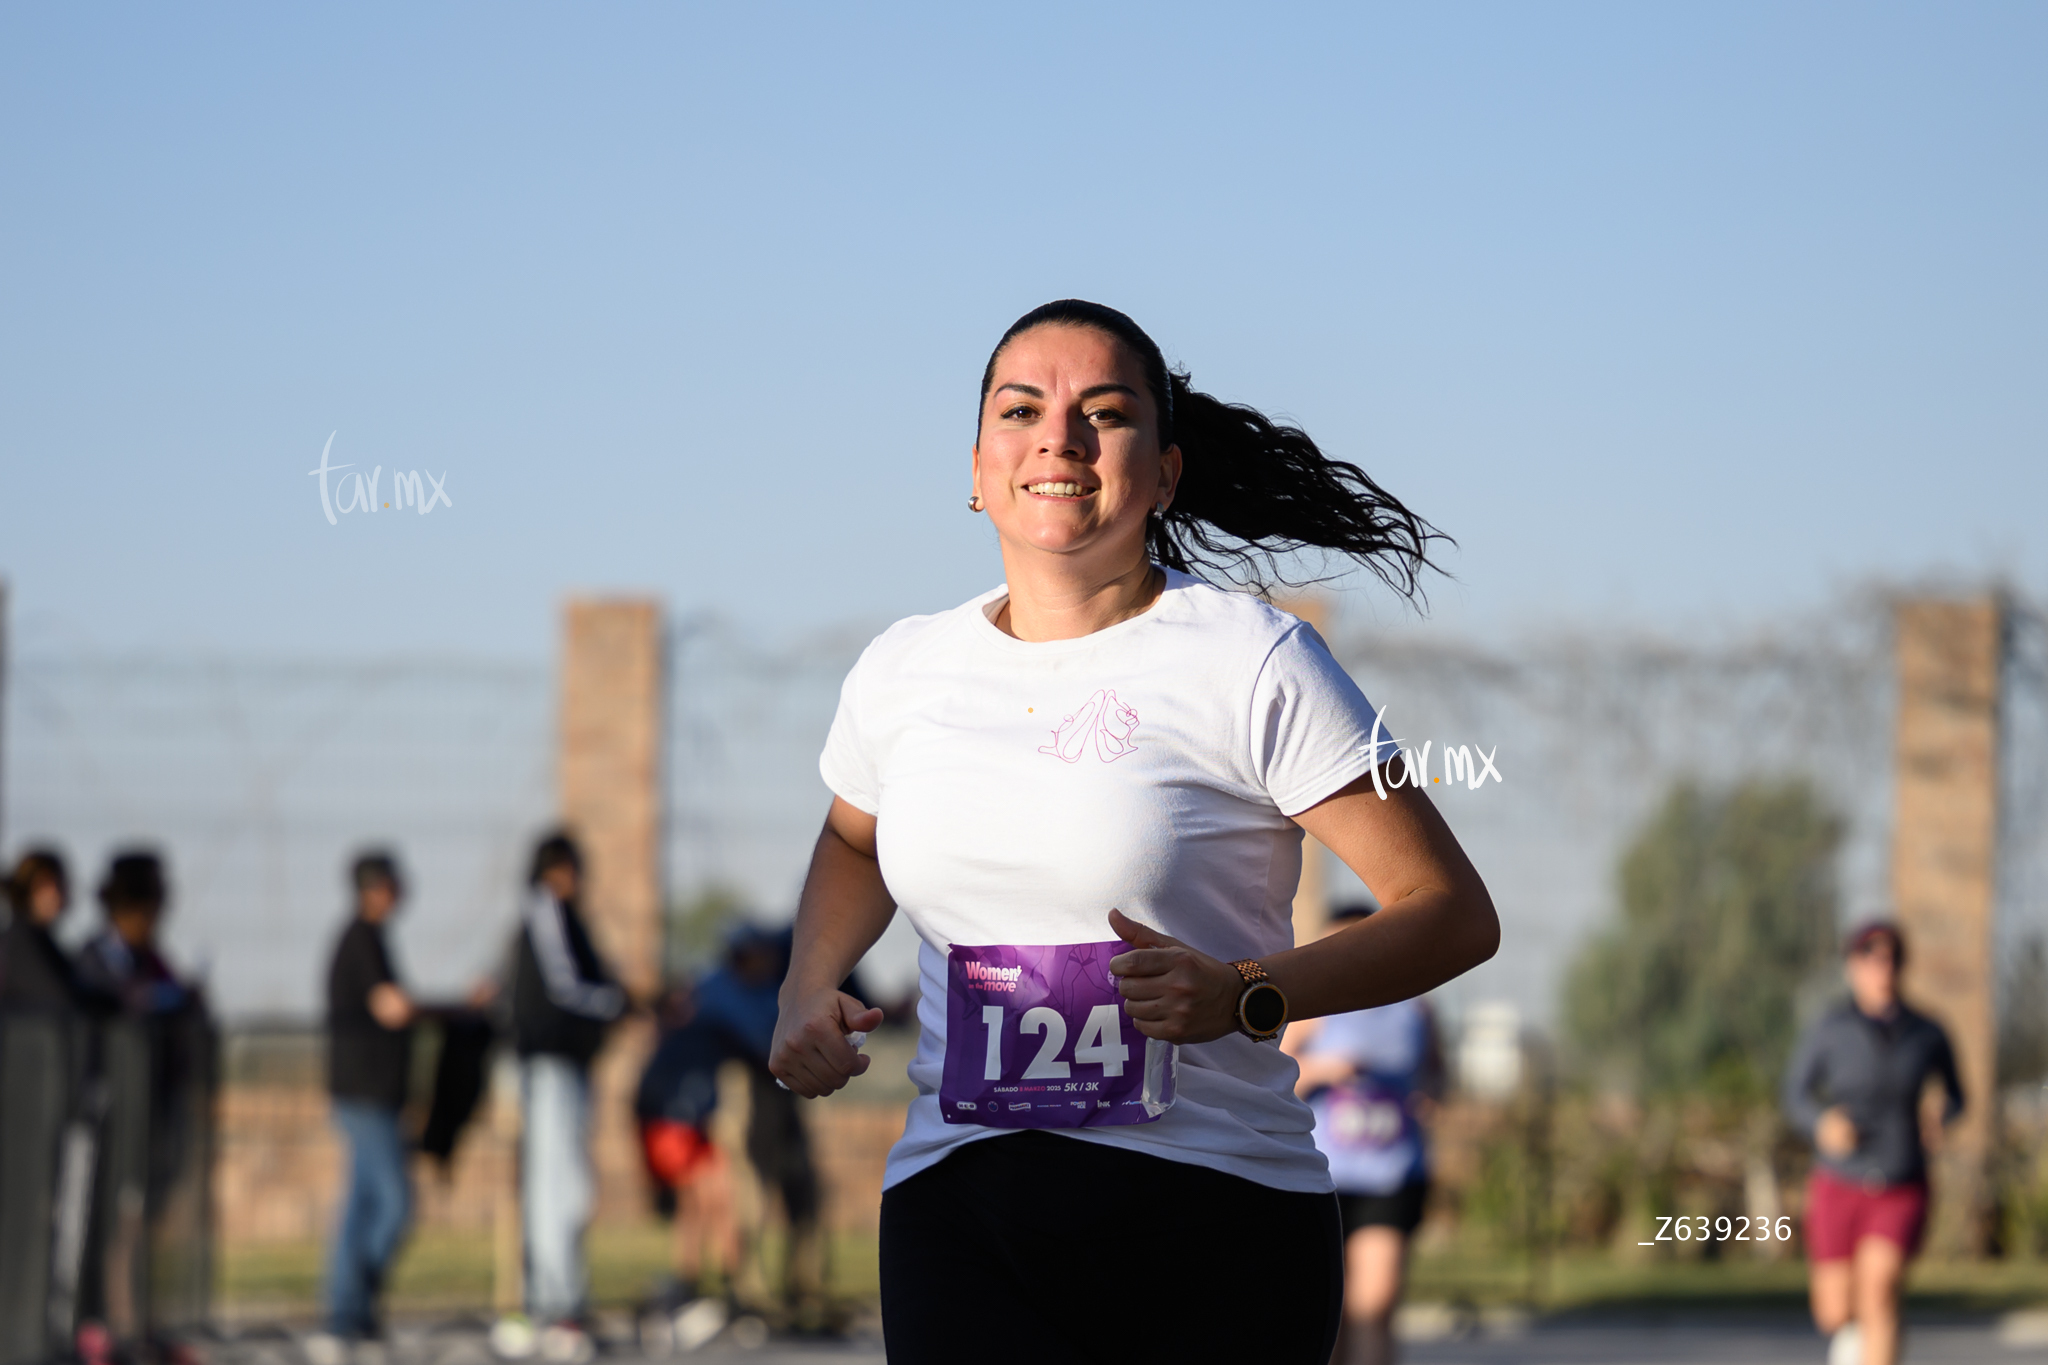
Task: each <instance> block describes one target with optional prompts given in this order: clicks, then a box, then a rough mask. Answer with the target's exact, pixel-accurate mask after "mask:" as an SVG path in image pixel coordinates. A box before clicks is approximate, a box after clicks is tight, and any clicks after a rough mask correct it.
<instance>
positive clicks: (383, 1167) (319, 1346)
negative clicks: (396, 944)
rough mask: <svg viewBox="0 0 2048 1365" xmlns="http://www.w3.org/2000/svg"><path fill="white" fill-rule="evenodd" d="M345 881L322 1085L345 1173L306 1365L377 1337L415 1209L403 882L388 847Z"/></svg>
mask: <svg viewBox="0 0 2048 1365" xmlns="http://www.w3.org/2000/svg"><path fill="white" fill-rule="evenodd" d="M349 880H350V884H351V886H352V888H353V891H354V896H355V913H354V915H353V916H352V917H351V918H350V920H349V922H348V924H347V926H346V927H345V928H343V930H342V931H341V936H340V938H339V939H338V940H337V941H336V943H335V946H334V956H333V958H332V959H331V960H330V962H329V964H328V968H327V1088H328V1093H329V1094H330V1095H331V1096H332V1097H333V1105H334V1126H335V1127H336V1128H338V1129H340V1130H341V1134H342V1136H343V1138H345V1139H346V1140H347V1142H348V1149H349V1179H348V1191H347V1193H346V1194H345V1195H344V1197H343V1200H342V1205H341V1210H340V1217H339V1218H338V1219H337V1220H336V1226H335V1235H334V1242H333V1245H332V1247H331V1248H330V1250H329V1252H328V1258H327V1286H326V1288H327V1334H325V1335H322V1336H319V1337H315V1338H312V1339H310V1340H309V1341H308V1342H307V1357H308V1359H309V1360H310V1361H311V1362H312V1365H340V1362H342V1361H343V1360H344V1359H346V1358H347V1356H348V1353H349V1349H350V1347H349V1343H353V1342H356V1341H363V1340H370V1339H374V1338H376V1337H378V1336H379V1335H381V1321H380V1315H379V1311H378V1310H379V1302H378V1300H379V1296H380V1293H381V1291H382V1289H383V1285H384V1276H385V1272H386V1271H387V1270H388V1269H389V1268H390V1265H391V1261H392V1258H393V1257H394V1256H396V1255H397V1253H398V1247H399V1243H400V1241H401V1240H402V1239H403V1237H404V1235H405V1226H406V1221H407V1219H408V1217H409V1216H410V1214H411V1206H412V1190H411V1186H410V1183H409V1181H408V1179H407V1174H406V1150H405V1137H404V1135H403V1133H401V1131H400V1129H399V1115H400V1111H401V1110H403V1109H404V1107H405V1101H406V1093H407V1080H408V1076H407V1072H408V1069H409V1066H410V1063H411V1060H412V1022H413V1014H414V1010H413V1002H412V999H411V997H410V996H408V995H407V994H406V991H405V989H404V988H403V987H402V986H400V985H399V983H398V974H397V972H396V971H394V970H393V969H392V965H391V952H390V948H389V946H388V945H387V944H386V942H385V939H384V926H385V923H386V922H387V921H388V920H389V919H390V918H391V916H392V914H393V913H394V912H395V911H396V910H397V908H398V906H399V903H400V902H401V901H402V900H403V899H404V896H405V883H404V879H403V878H402V877H401V876H400V875H399V871H398V862H397V860H396V859H395V858H393V857H392V856H391V855H390V854H389V853H385V852H370V853H365V854H363V855H361V856H360V857H358V858H357V859H356V860H355V863H354V864H353V866H352V867H351V868H350V869H349Z"/></svg>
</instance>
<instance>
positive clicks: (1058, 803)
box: [771, 300, 1500, 1365]
mask: <svg viewBox="0 0 2048 1365" xmlns="http://www.w3.org/2000/svg"><path fill="white" fill-rule="evenodd" d="M972 476H973V483H972V488H971V492H972V497H971V498H970V499H969V501H968V506H969V509H970V510H971V511H974V512H985V513H986V514H987V515H988V517H989V519H990V521H991V522H992V523H993V524H994V527H995V531H996V536H997V539H998V542H999V544H1000V546H1001V550H1002V557H1003V577H1004V583H1003V586H1001V587H999V588H996V589H994V590H992V591H990V592H987V593H984V594H982V595H981V596H979V597H977V598H975V599H974V600H972V601H970V602H967V603H965V604H964V605H962V606H960V607H957V608H955V609H953V610H951V611H946V612H941V613H939V614H937V615H933V616H922V617H912V618H910V619H907V620H904V621H900V622H898V623H897V624H896V625H895V626H893V627H891V628H890V629H889V630H888V631H886V632H884V633H883V634H882V635H881V636H880V637H878V638H877V639H876V640H875V641H874V642H873V643H872V644H871V645H869V646H868V649H867V651H866V652H865V653H864V654H863V655H862V656H861V659H860V662H859V663H858V664H856V665H855V667H854V669H853V671H852V672H851V673H850V674H849V675H848V677H847V679H846V683H845V686H844V688H843V690H842V692H841V697H840V706H839V712H838V715H837V717H836V718H835V719H834V721H833V725H832V730H831V733H830V734H829V736H828V737H827V739H826V744H825V751H824V754H823V756H822V758H821V759H820V769H821V771H822V773H823V775H824V777H825V781H826V784H827V786H829V787H830V788H831V790H832V792H833V793H834V798H833V801H832V804H831V809H830V811H829V813H828V815H827V816H826V820H825V828H824V831H823V832H822V834H821V835H820V836H819V839H818V844H817V848H816V850H815V852H814V853H813V855H812V861H811V869H810V874H809V877H808V879H807V880H806V883H805V888H804V893H803V898H802V901H801V904H800V906H799V909H798V912H797V923H796V939H795V946H794V958H793V962H792V965H791V968H790V972H789V976H788V978H787V979H786V981H785V982H784V984H783V988H782V991H781V996H780V1000H781V1015H780V1018H779V1020H778V1023H777V1026H776V1037H775V1043H774V1048H773V1051H772V1054H771V1067H772V1069H773V1070H774V1072H775V1074H776V1075H777V1077H778V1078H779V1079H781V1080H782V1081H783V1082H784V1083H785V1084H787V1085H788V1086H789V1087H790V1088H791V1089H793V1090H795V1091H796V1092H797V1093H799V1094H801V1095H806V1096H816V1095H824V1094H828V1093H830V1092H832V1091H835V1090H838V1089H839V1088H840V1087H841V1086H843V1085H845V1084H846V1082H847V1081H848V1079H849V1078H850V1077H853V1076H856V1075H859V1074H861V1073H862V1072H864V1071H866V1070H867V1068H868V1062H869V1059H868V1058H867V1057H866V1056H864V1055H862V1054H861V1053H860V1052H859V1050H858V1046H859V1042H860V1038H859V1037H858V1035H860V1034H862V1033H864V1032H865V1031H866V1030H868V1029H871V1028H873V1027H875V1026H876V1025H878V1024H879V1023H880V1022H881V1019H882V1012H881V1011H880V1010H871V1009H867V1008H865V1007H864V1006H863V1005H862V1004H861V1002H859V1001H858V1000H856V999H854V998H853V997H852V996H849V995H846V994H844V993H842V992H841V991H840V990H839V989H838V986H839V983H840V982H841V981H842V980H844V979H845V977H846V975H847V973H848V972H850V971H851V970H852V969H853V966H854V964H855V963H856V962H858V961H859V960H860V958H861V956H862V954H864V953H865V952H866V951H867V950H868V948H869V947H870V946H872V945H873V944H874V942H875V940H876V939H877V938H879V937H880V936H881V933H882V931H883V929H884V928H885V927H886V926H887V925H888V923H889V920H890V918H891V917H892V916H893V915H894V914H895V912H896V910H897V909H898V908H899V907H900V908H901V909H902V910H903V911H904V913H905V914H906V915H908V916H909V918H910V921H911V924H912V925H913V927H914V928H915V929H916V931H917V933H918V935H919V938H920V939H921V941H922V942H921V946H920V949H919V972H920V987H921V989H920V1000H919V1004H918V1024H919V1030H920V1033H919V1042H918V1051H917V1055H916V1058H915V1060H914V1061H913V1062H912V1063H911V1067H910V1076H911V1079H912V1080H914V1081H915V1082H916V1084H917V1087H918V1096H917V1098H916V1099H915V1100H914V1101H913V1102H912V1104H911V1108H910V1115H909V1119H908V1121H907V1123H906V1125H905V1128H904V1133H903V1137H902V1139H901V1140H900V1141H899V1142H898V1143H897V1144H896V1146H895V1148H894V1149H893V1150H892V1151H891V1152H890V1155H889V1162H888V1168H887V1171H886V1173H885V1176H884V1182H883V1183H884V1194H883V1197H882V1220H881V1272H882V1313H883V1331H884V1335H885V1337H886V1340H887V1344H888V1350H889V1359H890V1361H891V1362H892V1363H893V1365H920V1362H927V1361H955V1360H960V1359H964V1358H970V1357H971V1358H973V1359H976V1360H980V1361H1012V1360H1014V1361H1046V1360H1101V1361H1118V1362H1123V1361H1128V1360H1132V1359H1187V1360H1193V1359H1202V1360H1227V1359H1237V1360H1259V1361H1271V1362H1281V1363H1282V1365H1287V1363H1290V1362H1298V1365H1325V1362H1327V1361H1328V1360H1329V1357H1330V1350H1331V1347H1332V1345H1333V1343H1334V1341H1335V1339H1336V1334H1337V1325H1338V1314H1339V1309H1340V1305H1341V1301H1342V1290H1343V1263H1342V1250H1341V1242H1340V1231H1339V1222H1338V1214H1337V1201H1336V1199H1335V1197H1334V1195H1333V1192H1332V1186H1331V1183H1330V1173H1329V1166H1328V1163H1327V1162H1325V1161H1324V1159H1323V1156H1322V1154H1321V1153H1320V1152H1318V1151H1317V1150H1316V1147H1315V1143H1314V1142H1313V1141H1312V1140H1311V1137H1310V1130H1311V1129H1312V1127H1313V1126H1314V1125H1313V1119H1312V1116H1311V1114H1310V1113H1309V1109H1308V1106H1307V1105H1306V1104H1304V1103H1303V1102H1302V1101H1301V1100H1300V1099H1299V1098H1297V1097H1296V1095H1295V1093H1294V1081H1295V1066H1294V1063H1293V1062H1292V1060H1290V1059H1289V1058H1287V1057H1286V1056H1284V1055H1283V1054H1282V1053H1281V1051H1280V1049H1279V1047H1278V1046H1277V1040H1278V1038H1279V1036H1280V1032H1281V1030H1282V1029H1283V1028H1284V1027H1285V1025H1286V1023H1287V1021H1288V1020H1289V1019H1290V1018H1297V1019H1305V1018H1314V1017H1316V1016H1319V1015H1325V1014H1336V1013H1342V1012H1345V1011H1349V1010H1356V1009H1363V1008H1366V1007H1368V1006H1372V1005H1380V1004H1385V1003H1387V1002H1389V1001H1393V1000H1404V999H1407V998H1409V997H1411V996H1415V995H1419V994H1421V993H1422V992H1424V991H1426V990H1429V989H1430V988H1432V987H1434V986H1437V985H1439V984H1441V983H1442V982H1444V981H1447V980H1449V979H1450V978H1452V977H1454V976H1457V975H1458V974H1459V973H1461V972H1464V971H1466V970H1468V969H1469V968H1471V967H1473V966H1475V965H1477V964H1478V963H1480V962H1483V961H1485V960H1486V959H1487V958H1488V957H1490V956H1491V955H1492V954H1493V952H1494V950H1495V948H1496V946H1497V945H1498V943H1499V936H1500V929H1499V923H1498V921H1497V920H1496V918H1495V915H1494V910H1493V905H1492V902H1491V901H1490V900H1489V899H1488V897H1487V893H1486V888H1485V887H1484V886H1483V885H1482V884H1481V882H1480V879H1479V876H1478V874H1477V873H1476V872H1474V870H1473V868H1472V866H1471V864H1470V863H1469V862H1468V861H1467V860H1466V858H1465V855H1464V853H1463V852H1462V851H1461V850H1460V849H1459V847H1458V844H1457V841H1456V840H1455V839H1454V838H1453V837H1452V835H1451V833H1450V830H1449V829H1448V828H1447V827H1446V826H1445V824H1444V822H1443V820H1442V819H1441V818H1440V816H1439V815H1438V814H1437V812H1436V810H1435V808H1434V807H1433V806H1431V804H1430V803H1429V801H1428V800H1427V798H1426V797H1425V795H1424V793H1423V791H1422V790H1421V788H1420V786H1419V785H1416V786H1400V787H1393V788H1390V789H1389V790H1388V791H1387V794H1386V797H1385V799H1382V798H1381V797H1380V796H1379V795H1378V794H1377V793H1376V792H1375V790H1374V777H1375V773H1376V766H1375V765H1376V761H1378V762H1384V761H1385V760H1387V759H1390V758H1392V757H1393V754H1394V749H1393V746H1392V745H1391V743H1383V741H1384V740H1385V735H1384V732H1383V731H1381V730H1380V729H1379V727H1378V726H1377V725H1376V723H1375V714H1374V710H1373V707H1372V705H1371V704H1370V703H1369V702H1367V701H1366V699H1365V698H1364V696H1362V695H1361V694H1360V693H1359V690H1358V688H1357V686H1356V685H1355V684H1353V682H1352V681H1351V679H1350V678H1349V677H1347V676H1346V675H1345V673H1344V671H1343V670H1342V669H1341V668H1339V667H1338V666H1337V664H1336V663H1335V662H1334V661H1333V660H1332V659H1331V657H1330V653H1329V651H1328V649H1327V648H1326V647H1325V646H1324V644H1323V641H1322V640H1321V638H1320V637H1318V636H1317V634H1316V633H1315V631H1314V630H1313V629H1311V628H1310V627H1308V626H1307V625H1306V624H1304V623H1303V622H1301V621H1299V620H1297V619H1296V618H1294V617H1292V616H1289V615H1287V614H1285V613H1283V612H1280V611H1276V610H1274V609H1273V608H1272V607H1270V606H1268V605H1266V604H1265V603H1264V602H1262V601H1260V600H1259V599H1258V598H1256V597H1253V596H1251V595H1250V594H1247V593H1242V592H1230V591H1225V590H1223V589H1221V588H1218V587H1213V586H1211V585H1210V584H1208V583H1205V582H1203V581H1202V580H1201V579H1199V578H1196V577H1194V576H1192V574H1191V573H1190V570H1191V569H1192V568H1195V567H1198V566H1199V567H1206V568H1209V569H1211V570H1212V571H1219V572H1220V571H1223V570H1226V569H1228V568H1229V567H1231V566H1233V565H1234V566H1236V567H1238V568H1239V569H1240V570H1241V571H1244V570H1250V569H1251V568H1252V567H1253V566H1254V565H1255V564H1256V562H1257V561H1256V560H1255V559H1254V558H1253V556H1254V555H1255V554H1256V553H1257V552H1259V551H1271V550H1288V549H1295V548H1302V547H1310V546H1313V547H1320V548H1323V549H1327V550H1332V551H1335V552H1338V553H1340V554H1343V555H1347V556H1350V557H1352V558H1355V559H1356V560H1358V561H1359V562H1361V563H1362V564H1364V565H1365V566H1366V567H1368V568H1371V569H1373V570H1374V571H1376V572H1377V573H1378V574H1379V575H1380V577H1381V578H1382V579H1384V580H1385V581H1387V582H1389V583H1390V584H1392V585H1394V586H1396V587H1397V588H1400V589H1402V590H1403V591H1406V592H1409V593H1412V592H1413V591H1414V590H1415V580H1416V575H1417V574H1418V573H1419V572H1420V571H1421V570H1422V569H1423V568H1425V567H1427V565H1428V560H1427V557H1426V550H1427V542H1428V540H1429V539H1430V538H1431V537H1432V536H1433V535H1434V534H1435V533H1434V532H1433V531H1431V530H1430V529H1429V527H1428V526H1427V525H1426V524H1425V523H1424V522H1423V521H1422V520H1421V519H1420V518H1418V517H1417V516H1415V515H1414V514H1413V513H1412V512H1410V511H1409V510H1408V509H1407V508H1406V507H1404V506H1402V505H1401V504H1400V503H1399V502H1398V501H1396V500H1395V499H1394V498H1393V497H1392V496H1390V495H1389V494H1388V493H1386V492H1385V491H1384V490H1383V489H1381V488H1380V487H1379V485H1377V484H1376V483H1374V482H1373V481H1372V480H1371V479H1369V478H1367V477H1366V476H1365V474H1364V473H1362V472H1361V471H1360V470H1359V469H1357V468H1356V467H1355V466H1352V465H1349V464H1344V463H1340V462H1338V461H1335V460H1332V459H1330V458H1329V457H1327V456H1326V455H1324V454H1323V452H1322V451H1321V450H1319V449H1317V447H1316V445H1315V444H1314V442H1312V441H1311V440H1310V439H1309V438H1308V437H1307V435H1306V434H1304V433H1303V432H1301V431H1299V430H1298V429H1295V428H1292V427H1286V426H1280V425H1277V424H1275V423H1273V422H1271V421H1269V420H1268V419H1267V418H1266V417H1264V416H1263V415H1261V414H1260V413H1258V412H1256V411H1254V410H1252V409H1251V408H1248V407H1242V406H1235V405H1228V404H1224V403H1222V402H1219V401H1218V400H1216V399H1214V398H1211V397H1209V396H1208V395H1206V394H1202V393H1198V392H1196V391H1195V390H1194V389H1193V388H1192V387H1190V385H1189V382H1188V378H1187V376H1186V375H1185V374H1174V373H1170V372H1169V371H1168V370H1167V367H1166V363H1165V361H1164V359H1163V358H1162V357H1161V355H1160V351H1159V347H1158V346H1157V345H1156V344H1155V343H1154V342H1153V341H1152V339H1151V338H1150V337H1148V336H1147V335H1146V334H1145V333H1144V331H1143V330H1141V329H1140V328H1139V327H1138V325H1137V324H1136V323H1135V322H1133V321H1132V320H1131V319H1130V318H1128V317H1126V316H1125V315H1124V314H1122V313H1119V312H1117V311H1116V310H1114V309H1111V308H1106V307H1103V306H1102V305H1100V304H1093V303H1084V302H1080V301H1078V300H1065V301H1062V302H1058V303H1052V304H1047V305H1045V306H1044V307H1041V308H1038V309H1036V310H1034V311H1032V312H1030V313H1028V314H1026V315H1025V316H1024V317H1023V318H1021V319H1019V320H1018V321H1017V322H1016V323H1015V324H1014V325H1012V326H1011V327H1010V329H1009V330H1008V331H1007V332H1006V333H1004V335H1003V337H1002V340H1001V341H1000V342H999V343H998V344H997V346H996V349H995V352H994V354H993V355H992V356H991V357H990V359H989V362H988V367H987V369H986V371H985V372H984V374H983V376H982V384H981V408H980V422H979V430H978V435H977V438H976V442H975V446H974V451H973V463H972ZM1391 766H1393V767H1394V768H1395V769H1396V772H1397V773H1398V771H1399V770H1400V766H1401V765H1399V764H1394V765H1391ZM1382 776H1384V773H1382ZM1303 830H1307V831H1308V832H1309V833H1310V834H1313V835H1314V836H1315V837H1316V838H1317V839H1319V840H1321V841H1322V843H1323V844H1324V845H1326V846H1327V847H1328V848H1330V849H1331V850H1332V851H1333V852H1334V853H1335V854H1336V855H1337V856H1338V857H1340V858H1342V859H1343V860H1344V862H1345V863H1346V864H1347V865H1348V866H1350V867H1351V868H1352V869H1353V870H1354V871H1356V872H1357V873H1358V875H1359V877H1360V878H1361V879H1362V880H1363V881H1364V882H1365V884H1366V885H1367V886H1368V887H1370V888H1371V889H1372V892H1373V894H1374V896H1375V897H1376V898H1377V899H1378V900H1379V901H1380V903H1381V904H1382V905H1384V906H1386V909H1385V910H1384V911H1382V912H1381V913H1380V914H1377V915H1375V916H1373V918H1372V919H1370V920H1368V921H1366V922H1364V923H1361V924H1357V925H1354V926H1352V927H1350V928H1348V929H1346V930H1344V931H1343V932H1341V933H1337V934H1332V935H1330V936H1328V937H1327V938H1324V939H1322V940H1321V941H1319V942H1317V943H1313V944H1309V945H1306V946H1302V947H1295V946H1294V944H1293V935H1292V931H1291V927H1290V906H1291V904H1292V901H1293V899H1294V893H1295V886H1296V882H1297V881H1298V879H1299V876H1300V871H1301V847H1302V844H1301V836H1302V831H1303ZM1176 1049H1177V1051H1176Z"/></svg>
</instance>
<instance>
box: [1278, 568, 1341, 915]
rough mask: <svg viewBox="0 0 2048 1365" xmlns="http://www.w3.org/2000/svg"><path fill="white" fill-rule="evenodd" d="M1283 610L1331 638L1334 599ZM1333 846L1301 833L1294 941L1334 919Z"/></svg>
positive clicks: (1284, 605)
mask: <svg viewBox="0 0 2048 1365" xmlns="http://www.w3.org/2000/svg"><path fill="white" fill-rule="evenodd" d="M1275 605H1277V606H1278V607H1280V609H1281V610H1283V611H1286V612H1289V613H1292V614H1293V615H1295V616H1299V617H1300V618H1301V619H1302V620H1304V621H1306V622H1308V623H1309V624H1310V625H1312V626H1314V627H1315V628H1316V633H1317V634H1318V635H1321V636H1323V638H1324V640H1325V641H1327V640H1328V639H1329V630H1330V600H1329V599H1328V598H1327V597H1321V596H1303V597H1296V598H1291V599H1288V600H1286V601H1282V602H1278V603H1276V604H1275ZM1329 859H1330V850H1328V849H1327V848H1324V847H1323V846H1322V844H1321V843H1320V842H1318V841H1317V840H1316V839H1315V838H1313V837H1311V836H1310V835H1307V834H1303V835H1302V836H1301V883H1300V885H1298V886H1297V887H1295V890H1294V941H1295V943H1296V944H1297V945H1298V944H1303V943H1313V942H1314V941H1315V940H1316V939H1317V938H1318V937H1320V936H1321V935H1322V932H1323V929H1324V927H1325V926H1326V925H1328V924H1329V922H1330V885H1329Z"/></svg>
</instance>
